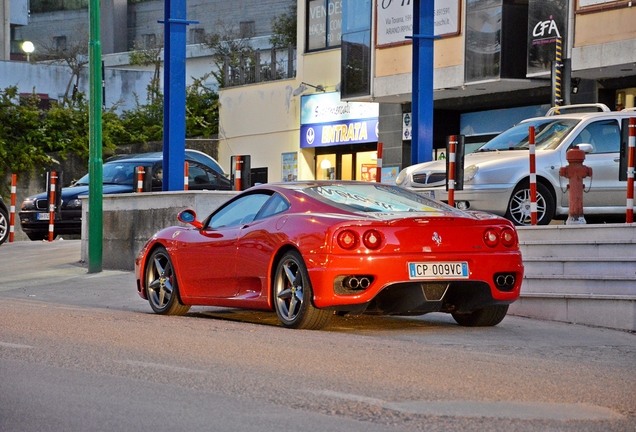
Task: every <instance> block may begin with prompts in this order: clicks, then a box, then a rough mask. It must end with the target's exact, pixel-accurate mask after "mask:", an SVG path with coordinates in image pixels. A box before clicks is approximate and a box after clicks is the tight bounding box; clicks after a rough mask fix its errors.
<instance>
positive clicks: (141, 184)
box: [137, 166, 145, 193]
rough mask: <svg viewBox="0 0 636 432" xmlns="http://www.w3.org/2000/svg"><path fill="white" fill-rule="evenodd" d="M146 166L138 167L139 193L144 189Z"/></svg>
mask: <svg viewBox="0 0 636 432" xmlns="http://www.w3.org/2000/svg"><path fill="white" fill-rule="evenodd" d="M144 174H145V173H144V167H142V166H139V167H137V193H141V192H143V191H144Z"/></svg>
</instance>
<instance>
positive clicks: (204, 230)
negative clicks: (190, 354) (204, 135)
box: [135, 181, 523, 329]
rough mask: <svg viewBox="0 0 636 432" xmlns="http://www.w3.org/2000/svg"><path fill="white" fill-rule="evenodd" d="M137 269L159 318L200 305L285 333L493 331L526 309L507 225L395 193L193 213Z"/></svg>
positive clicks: (331, 184)
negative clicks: (436, 321)
mask: <svg viewBox="0 0 636 432" xmlns="http://www.w3.org/2000/svg"><path fill="white" fill-rule="evenodd" d="M179 220H180V221H181V222H183V223H187V224H189V226H187V225H186V226H173V227H170V228H166V229H164V230H162V231H160V232H158V233H157V234H156V235H155V236H154V237H153V238H152V239H150V240H149V241H148V242H147V243H146V245H145V246H144V247H143V248H142V250H141V252H140V253H139V256H138V257H137V259H136V262H135V264H136V265H135V271H136V278H137V291H138V292H139V295H140V296H141V297H142V298H144V299H146V300H148V301H149V302H150V306H151V307H152V309H153V311H154V312H156V313H158V314H165V315H181V314H185V313H186V312H187V311H188V310H189V308H190V306H192V305H209V306H224V307H235V308H249V309H262V310H275V311H276V313H277V314H278V318H279V320H280V322H281V323H282V324H283V326H285V327H289V328H301V329H319V328H322V327H324V326H325V325H327V323H328V322H329V320H330V319H331V317H332V316H333V314H334V313H341V314H344V313H350V314H362V313H365V314H383V315H384V314H387V315H422V314H425V313H428V312H446V313H450V314H452V316H453V318H454V319H455V321H457V323H458V324H460V325H463V326H494V325H497V324H499V323H500V322H501V320H503V318H504V317H505V315H506V313H507V311H508V305H509V304H510V303H512V302H514V301H515V300H517V298H519V290H520V287H521V281H522V277H523V264H522V261H521V253H520V252H519V247H518V239H517V233H516V231H515V229H514V227H513V225H512V224H511V222H509V221H508V220H506V219H503V218H501V217H498V216H494V215H491V214H488V213H480V212H465V211H460V210H457V209H455V208H453V207H450V206H448V205H446V204H443V203H441V202H438V201H435V200H431V199H427V198H425V197H422V196H419V195H416V194H414V193H411V192H408V191H406V190H404V189H401V188H399V187H397V186H391V185H385V184H380V183H369V182H350V181H309V182H293V183H278V184H264V185H260V186H256V187H253V188H250V189H248V190H246V191H244V192H242V193H241V194H239V195H237V196H236V197H234V198H232V199H231V200H229V201H228V202H226V203H225V204H223V205H222V206H221V207H219V208H218V209H217V210H215V211H214V212H213V213H212V214H211V215H209V216H208V217H207V218H205V219H204V220H203V221H199V220H197V219H196V215H195V212H194V211H193V210H184V211H182V212H181V213H180V214H179Z"/></svg>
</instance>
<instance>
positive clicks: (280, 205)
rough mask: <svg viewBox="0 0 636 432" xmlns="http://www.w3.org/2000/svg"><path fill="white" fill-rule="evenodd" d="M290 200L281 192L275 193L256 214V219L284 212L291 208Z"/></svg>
mask: <svg viewBox="0 0 636 432" xmlns="http://www.w3.org/2000/svg"><path fill="white" fill-rule="evenodd" d="M289 207H290V206H289V202H288V201H287V200H286V199H285V198H284V197H283V196H282V195H280V194H277V193H275V194H274V195H272V197H271V198H270V199H269V201H267V203H266V204H265V205H264V206H263V208H262V209H261V211H260V212H259V213H258V215H257V216H256V219H257V220H258V219H265V218H266V217H270V216H273V215H275V214H278V213H282V212H284V211H285V210H287V209H288V208H289Z"/></svg>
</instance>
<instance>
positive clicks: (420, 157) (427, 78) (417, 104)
mask: <svg viewBox="0 0 636 432" xmlns="http://www.w3.org/2000/svg"><path fill="white" fill-rule="evenodd" d="M434 10H435V3H434V0H416V1H415V2H413V16H414V17H415V22H414V25H413V73H412V76H413V89H412V99H411V110H412V116H413V136H412V141H411V163H412V164H416V163H420V162H428V161H430V160H432V159H433V39H434V36H433V33H434V27H433V12H434Z"/></svg>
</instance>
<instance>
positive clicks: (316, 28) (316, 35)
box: [306, 0, 342, 51]
mask: <svg viewBox="0 0 636 432" xmlns="http://www.w3.org/2000/svg"><path fill="white" fill-rule="evenodd" d="M306 18H307V19H306V23H307V29H306V35H307V38H306V39H307V51H317V50H323V49H328V48H335V47H339V46H340V43H341V39H342V0H309V2H308V3H307V17H306Z"/></svg>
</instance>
